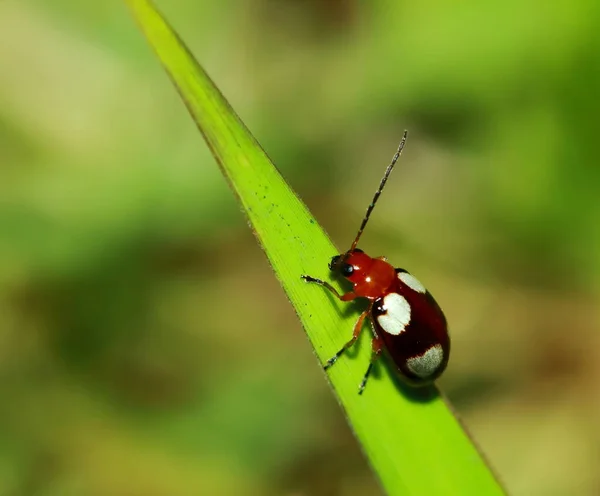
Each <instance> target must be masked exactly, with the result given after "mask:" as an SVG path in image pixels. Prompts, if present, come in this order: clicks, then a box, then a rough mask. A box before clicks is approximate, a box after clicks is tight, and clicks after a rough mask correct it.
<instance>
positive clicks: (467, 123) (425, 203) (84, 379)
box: [0, 0, 600, 496]
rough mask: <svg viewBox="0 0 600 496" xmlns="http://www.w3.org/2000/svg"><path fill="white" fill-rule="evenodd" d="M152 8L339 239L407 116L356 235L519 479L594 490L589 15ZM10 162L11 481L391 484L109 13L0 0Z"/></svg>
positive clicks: (349, 230)
mask: <svg viewBox="0 0 600 496" xmlns="http://www.w3.org/2000/svg"><path fill="white" fill-rule="evenodd" d="M158 5H159V6H160V8H161V9H162V11H163V13H164V14H165V15H166V16H167V18H168V19H169V20H170V21H171V23H172V24H173V25H174V26H175V27H176V29H177V30H178V31H179V32H180V33H181V35H182V36H183V37H184V39H185V40H186V41H187V42H188V44H189V46H190V47H191V49H192V50H193V52H194V53H195V54H196V56H197V57H198V59H199V60H200V61H201V63H202V64H203V65H204V66H205V68H206V69H207V70H208V71H209V73H210V74H211V75H212V77H213V79H214V80H215V81H216V83H217V84H218V85H219V86H220V87H221V89H222V90H223V92H224V93H225V95H226V96H227V97H228V98H229V100H230V102H231V103H232V105H233V106H234V108H236V109H237V110H238V112H239V113H240V115H241V116H242V118H243V119H244V120H245V122H246V124H247V125H248V126H249V128H250V129H251V130H252V131H253V132H254V134H255V136H256V137H257V138H258V140H259V141H260V142H261V143H262V145H263V146H264V148H265V149H266V150H267V153H268V154H269V155H270V156H271V158H272V159H273V160H274V162H275V163H276V164H277V165H278V167H279V168H280V170H281V171H282V173H283V174H284V176H285V177H286V178H287V179H288V181H289V182H290V184H291V185H292V186H293V187H294V188H295V189H296V191H297V192H298V193H299V194H300V195H301V196H302V197H303V198H304V200H305V201H306V203H307V204H308V205H309V207H310V208H311V209H312V210H313V211H314V213H315V216H316V218H317V219H319V220H320V222H321V223H322V224H323V225H324V226H325V228H326V229H327V230H328V231H329V233H330V234H331V236H332V237H333V239H334V240H335V241H336V243H337V244H338V246H340V247H341V248H342V249H343V248H346V247H347V246H348V245H349V243H350V241H351V240H352V238H353V236H354V235H355V231H356V229H357V228H358V224H359V222H360V220H361V218H362V215H363V213H364V209H365V208H366V206H367V204H368V202H369V201H370V198H371V195H372V193H373V191H374V189H375V187H376V185H377V183H378V181H379V179H380V177H381V174H382V172H383V169H384V168H385V166H386V165H387V164H388V162H389V159H390V157H391V156H392V154H393V152H394V150H395V147H396V146H397V143H398V141H399V139H400V137H401V133H402V131H403V130H404V129H405V128H407V129H409V130H410V137H409V142H408V145H407V148H406V153H405V155H403V158H402V161H401V166H400V167H399V169H398V170H397V171H396V172H395V174H394V176H393V177H392V181H391V182H390V183H389V184H388V186H387V190H386V193H385V195H384V196H383V197H382V200H381V203H380V204H379V206H378V208H377V210H376V211H375V214H374V216H373V218H372V221H371V223H370V227H369V229H368V231H367V233H366V235H365V237H364V238H363V241H362V243H361V246H362V247H363V248H364V249H365V250H368V251H369V252H370V253H372V254H374V255H379V254H385V255H387V256H388V257H389V258H390V260H391V261H392V262H393V263H395V264H396V265H397V266H400V267H404V268H407V269H408V270H410V271H411V272H413V273H414V274H416V275H417V276H418V277H419V278H420V279H421V280H422V281H424V282H425V284H426V285H427V286H428V288H429V289H430V290H431V291H432V293H433V294H434V295H435V297H436V298H437V300H438V301H439V302H440V304H441V305H442V307H443V308H444V310H445V311H446V314H447V317H448V319H449V322H450V325H451V332H452V337H453V355H452V358H451V362H450V366H449V369H448V371H447V372H446V374H445V376H444V377H443V378H442V379H441V381H440V385H441V387H442V389H443V390H444V391H445V392H446V393H447V395H448V396H449V397H450V399H451V400H452V402H453V403H454V405H455V407H456V409H457V411H458V412H459V414H460V415H461V417H462V418H463V420H464V422H465V423H466V425H467V426H468V427H469V428H470V430H471V432H472V434H473V435H474V437H475V439H476V440H477V442H478V444H479V445H480V446H481V448H482V449H483V450H484V452H485V453H486V454H487V456H488V458H489V460H490V461H491V463H492V465H493V466H494V467H495V468H496V469H497V471H498V472H499V474H500V475H501V478H502V479H503V481H504V482H505V484H506V485H507V487H508V488H509V490H510V491H511V493H512V494H515V495H544V496H548V495H597V494H600V471H599V470H598V468H599V462H600V420H599V419H600V415H599V414H600V412H599V409H600V386H599V384H600V365H599V364H600V336H599V335H598V332H597V330H598V326H599V324H600V319H599V313H598V302H599V299H598V297H599V293H600V222H599V221H600V195H599V193H600V168H599V167H598V162H599V161H598V159H599V156H600V152H599V150H600V147H599V146H598V133H599V131H600V126H599V124H598V120H599V115H600V98H598V95H599V93H598V89H599V87H600V4H598V2H595V1H594V0H580V1H575V2H573V1H570V2H567V1H563V0H559V1H556V2H551V3H548V2H541V1H534V0H526V1H515V0H507V1H503V2H499V1H496V2H487V3H485V2H477V1H474V0H468V1H466V2H462V3H460V5H459V4H454V3H453V2H443V1H441V0H430V1H426V2H392V1H388V2H383V1H372V2H362V3H359V2H356V1H352V0H321V1H319V0H304V1H299V0H296V1H294V0H277V1H275V0H252V1H245V2H242V1H235V0H228V1H219V2H217V1H196V2H193V1H191V0H172V1H162V2H158ZM0 165H1V167H2V168H1V176H0V494H1V495H10V496H25V495H40V496H58V495H60V496H62V495H102V496H105V495H115V496H121V495H123V496H131V495H134V496H137V495H140V496H142V495H143V496H155V495H156V496H162V495H182V496H185V495H199V494H202V495H288V496H304V495H317V496H320V495H344V496H354V495H378V494H381V490H380V489H379V487H378V485H377V482H376V481H375V479H374V477H373V475H372V474H371V472H370V471H369V469H368V467H367V465H366V462H365V460H364V458H363V456H362V454H361V452H360V449H359V447H358V446H357V443H356V441H355V440H354V438H353V437H352V434H351V433H350V431H349V429H348V427H347V425H346V423H345V419H344V418H343V415H342V412H341V410H340V409H339V407H338V405H337V404H336V402H335V400H334V399H333V396H332V394H331V392H330V390H329V388H328V386H327V383H326V381H325V380H324V376H323V374H322V372H321V371H320V369H319V366H318V363H317V362H316V360H315V358H314V356H313V354H312V352H311V348H310V346H309V344H308V341H307V340H306V338H305V336H304V334H303V332H302V329H301V327H300V325H299V323H298V321H297V319H296V317H295V315H294V312H293V310H292V307H291V306H290V305H289V303H288V302H287V300H286V298H285V296H284V294H283V292H282V290H281V289H280V287H279V285H278V283H277V281H276V280H275V279H274V277H273V274H272V273H271V271H270V268H269V266H268V264H267V262H266V259H265V257H264V256H263V254H262V253H261V251H260V249H259V248H258V246H257V244H256V242H255V240H254V238H253V236H252V234H251V233H250V230H249V229H248V226H247V224H246V221H245V219H244V216H243V214H242V213H241V212H240V208H239V206H238V205H237V204H236V202H235V200H234V198H233V195H232V194H231V193H230V191H229V190H228V188H227V186H226V183H225V181H224V180H223V178H222V177H221V176H220V173H219V171H218V169H217V167H216V166H215V163H214V160H213V159H212V157H211V156H210V154H209V153H208V151H207V149H206V146H205V144H204V143H203V142H202V140H201V139H200V136H199V134H198V133H197V130H196V129H195V127H194V125H193V123H192V121H191V119H190V118H189V116H188V115H187V113H186V111H185V108H184V107H183V105H182V104H181V102H180V101H179V97H178V96H177V94H176V92H175V90H174V89H173V88H172V86H171V84H170V82H169V81H168V79H167V77H166V76H165V74H164V73H163V72H162V69H161V67H160V66H159V64H158V62H157V61H156V59H155V58H154V56H153V54H152V53H151V51H150V49H149V48H148V47H147V46H146V44H145V41H144V40H143V38H142V36H141V34H140V33H139V32H138V30H137V28H136V26H135V24H134V23H133V21H132V20H131V18H130V16H129V14H128V12H127V10H126V9H125V8H124V6H123V5H122V4H121V3H120V2H118V1H116V0H110V1H105V2H81V1H79V0H53V2H48V1H43V0H19V1H17V0H5V1H3V2H0ZM326 263H327V260H323V275H324V274H326V273H327V269H326ZM315 275H318V274H315ZM348 331H349V333H350V332H351V330H350V329H349V330H348ZM360 346H368V344H367V339H366V338H364V337H363V338H362V339H361V341H360ZM381 373H382V372H381V371H380V374H381ZM383 373H385V372H383ZM375 380H376V378H375ZM365 400H366V401H368V394H367V395H365ZM398 428H402V426H401V425H399V426H398ZM432 428H435V426H432Z"/></svg>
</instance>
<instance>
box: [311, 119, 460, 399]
mask: <svg viewBox="0 0 600 496" xmlns="http://www.w3.org/2000/svg"><path fill="white" fill-rule="evenodd" d="M407 136H408V132H407V131H405V132H404V135H403V136H402V140H401V141H400V145H399V146H398V150H397V151H396V153H395V155H394V157H393V158H392V162H391V163H390V165H388V167H387V169H386V171H385V173H384V175H383V178H382V179H381V182H380V184H379V187H378V188H377V191H375V196H374V197H373V200H372V201H371V203H370V204H369V206H368V208H367V212H366V214H365V217H364V218H363V221H362V223H361V225H360V228H359V229H358V233H357V235H356V237H355V238H354V241H353V242H352V245H351V246H350V249H349V250H348V251H346V252H344V253H341V254H340V255H336V256H334V257H333V258H332V259H331V262H330V263H329V269H330V270H331V271H332V272H333V273H335V274H339V275H341V276H343V277H344V278H346V279H347V280H348V281H350V282H351V283H352V286H353V288H352V291H349V292H347V293H344V294H340V293H338V292H337V290H336V289H335V288H334V287H333V286H332V285H331V284H329V283H328V282H326V281H323V280H321V279H317V278H316V277H312V276H309V275H303V276H301V277H302V279H304V280H305V281H306V282H309V283H315V284H319V285H320V286H323V287H324V288H325V289H327V290H329V291H331V292H332V293H333V294H334V295H335V296H336V297H337V298H339V299H340V300H341V301H346V302H349V301H352V300H354V299H356V298H366V299H367V300H368V301H369V305H368V308H367V309H366V310H365V311H364V312H362V313H361V314H360V317H359V318H358V320H357V321H356V324H355V325H354V331H353V333H352V338H351V339H350V340H349V341H348V342H347V343H346V344H345V345H344V346H343V347H342V349H340V350H339V351H338V352H337V353H336V354H335V355H334V356H333V357H331V358H330V359H329V360H327V362H326V363H325V364H324V366H323V368H324V369H325V370H327V369H328V368H329V367H331V366H332V365H333V364H335V363H336V362H337V360H338V358H339V357H340V356H341V355H342V354H343V353H344V352H345V351H346V350H348V349H349V348H350V347H351V346H352V345H353V344H354V343H355V342H356V340H357V339H358V337H359V335H360V333H361V330H362V329H363V324H364V321H365V319H367V318H369V320H370V322H371V329H372V331H373V339H372V341H371V348H372V351H371V360H370V362H369V366H368V368H367V370H366V372H365V374H364V376H363V379H362V381H361V383H360V385H359V388H358V393H359V394H362V393H363V391H364V389H365V386H366V384H367V379H368V378H369V374H370V373H371V370H372V368H373V364H374V363H375V362H376V361H377V359H378V358H379V357H380V355H381V352H382V351H383V350H384V349H385V350H386V351H387V353H388V355H389V356H390V358H391V359H392V360H393V362H394V364H395V365H396V367H397V369H398V371H399V373H400V376H401V378H402V379H403V380H404V382H405V383H407V384H408V385H410V386H415V387H418V386H425V385H428V384H431V383H432V382H433V381H434V380H435V379H437V378H438V377H439V376H440V375H441V374H442V372H444V370H445V369H446V366H447V364H448V358H449V356H450V336H449V334H448V325H447V322H446V317H445V316H444V313H443V312H442V310H441V308H440V306H439V305H438V304H437V302H436V301H435V299H434V298H433V296H431V294H430V293H429V291H427V289H426V288H425V286H423V284H422V283H421V282H420V281H419V280H418V279H417V278H416V277H415V276H413V275H412V274H410V273H409V272H407V271H406V270H404V269H400V268H394V266H393V265H391V264H390V263H389V262H388V261H387V258H386V257H375V258H373V257H370V256H369V255H367V254H366V253H365V252H364V251H363V250H361V249H359V248H357V245H358V241H359V239H360V237H361V236H362V233H363V231H364V229H365V227H366V225H367V222H368V221H369V218H370V216H371V213H372V212H373V209H374V207H375V204H376V203H377V200H378V199H379V196H380V195H381V192H382V191H383V188H384V186H385V184H386V182H387V180H388V178H389V176H390V173H391V172H392V169H393V168H394V165H396V162H397V161H398V159H399V158H400V155H401V154H402V150H403V149H404V145H405V143H406V138H407Z"/></svg>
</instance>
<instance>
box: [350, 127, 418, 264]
mask: <svg viewBox="0 0 600 496" xmlns="http://www.w3.org/2000/svg"><path fill="white" fill-rule="evenodd" d="M407 136H408V131H404V134H403V135H402V140H401V141H400V145H399V146H398V151H397V152H396V154H395V155H394V158H392V163H391V164H390V165H388V168H387V169H386V170H385V174H384V175H383V178H382V179H381V182H380V183H379V188H377V191H375V196H373V200H372V201H371V204H370V205H369V207H368V208H367V213H366V214H365V218H364V219H363V221H362V224H361V225H360V229H359V230H358V234H357V235H356V238H354V241H353V243H352V246H351V247H350V249H349V250H348V252H351V251H352V250H354V248H356V245H357V244H358V240H359V239H360V237H361V236H362V233H363V231H364V230H365V226H366V225H367V222H368V221H369V217H370V216H371V212H372V211H373V208H375V204H376V203H377V200H379V195H381V192H382V191H383V187H384V186H385V183H387V180H388V177H390V174H391V172H392V169H393V168H394V165H396V162H397V161H398V159H399V158H400V155H401V154H402V150H403V149H404V144H405V143H406V137H407Z"/></svg>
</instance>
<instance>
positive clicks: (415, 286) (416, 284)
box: [398, 272, 427, 293]
mask: <svg viewBox="0 0 600 496" xmlns="http://www.w3.org/2000/svg"><path fill="white" fill-rule="evenodd" d="M398 279H400V280H401V281H402V282H403V283H404V284H406V285H407V286H408V287H409V288H410V289H412V290H413V291H416V292H417V293H427V289H425V286H423V284H422V283H421V281H419V280H418V279H417V278H416V277H415V276H413V275H412V274H409V273H408V272H398Z"/></svg>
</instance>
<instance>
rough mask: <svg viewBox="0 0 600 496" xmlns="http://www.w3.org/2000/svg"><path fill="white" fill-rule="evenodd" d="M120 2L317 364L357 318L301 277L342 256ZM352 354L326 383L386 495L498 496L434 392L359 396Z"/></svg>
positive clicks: (179, 49) (155, 25) (143, 6)
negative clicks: (196, 133)
mask: <svg viewBox="0 0 600 496" xmlns="http://www.w3.org/2000/svg"><path fill="white" fill-rule="evenodd" d="M126 3H127V4H128V5H129V7H130V8H131V10H132V12H133V15H134V17H135V18H136V19H137V21H138V23H139V25H140V26H141V28H142V30H143V32H144V34H145V35H146V37H147V39H148V42H149V44H150V45H151V46H152V48H153V49H154V50H155V52H156V54H157V56H158V58H159V59H160V61H161V62H162V64H163V66H164V67H165V69H166V71H167V73H168V74H169V76H170V77H171V79H172V81H173V83H174V84H175V86H176V87H177V90H178V91H179V93H180V95H181V97H182V99H183V100H184V102H185V104H186V106H187V108H188V110H189V112H190V114H191V115H192V117H193V119H194V121H195V122H196V124H197V126H198V128H199V129H200V131H201V133H202V134H203V136H204V138H205V140H206V142H207V144H208V146H209V147H210V149H211V151H212V153H213V155H214V156H215V158H216V160H217V162H218V164H219V166H220V167H221V170H222V172H223V174H224V175H225V177H226V178H227V180H228V181H229V184H230V185H231V187H232V189H233V191H234V192H235V193H236V196H237V198H238V200H239V202H240V203H241V205H242V207H243V209H244V211H245V213H246V215H247V217H248V219H249V221H250V225H251V228H252V230H253V232H254V233H255V235H256V237H257V239H258V240H259V242H260V244H261V246H262V248H263V250H264V251H265V253H266V255H267V257H268V259H269V261H270V263H271V266H272V267H273V270H274V272H275V274H276V276H277V278H278V279H279V281H280V282H281V284H282V286H283V288H284V290H285V292H286V294H287V295H288V297H289V299H290V301H291V303H292V305H293V306H294V308H295V309H296V312H297V314H298V316H299V318H300V320H301V322H302V325H303V326H304V329H305V330H306V333H307V335H308V338H309V340H310V342H311V343H312V345H313V346H314V348H315V351H316V354H317V356H318V358H319V360H320V362H321V363H323V362H324V361H325V360H327V359H328V358H330V357H331V356H332V355H333V354H334V353H335V352H336V351H337V350H338V349H339V348H340V346H341V345H342V344H343V343H344V342H346V341H347V340H348V339H349V337H350V335H351V332H352V327H353V325H354V323H355V321H356V317H357V315H356V313H352V312H349V311H348V305H353V304H343V303H340V302H338V301H337V300H335V299H334V298H332V297H331V295H329V294H328V293H327V292H326V291H324V290H323V289H322V288H320V287H318V286H316V285H312V284H306V283H305V282H303V281H302V280H301V279H300V275H301V274H311V275H314V276H316V277H325V278H326V277H328V272H329V271H328V269H327V262H328V261H329V259H330V258H331V256H333V255H335V254H337V253H338V252H339V251H338V250H337V249H336V248H335V247H334V246H333V244H332V242H331V241H330V240H329V238H328V237H327V235H326V234H325V232H324V231H323V229H322V228H321V227H320V226H319V224H318V223H317V222H316V221H315V220H314V219H313V217H312V216H311V214H310V212H309V211H308V210H307V208H306V206H305V205H304V204H303V203H302V201H300V200H299V199H298V197H297V196H296V195H295V194H294V192H293V191H292V190H291V188H290V187H289V186H288V185H287V184H286V183H285V181H284V180H283V178H282V177H281V175H280V174H279V172H278V171H277V169H276V168H275V166H274V165H273V164H272V162H271V161H270V160H269V158H268V157H267V155H266V154H265V152H264V151H263V150H262V148H261V147H260V145H259V144H258V143H257V142H256V140H255V139H254V137H253V136H252V135H251V134H250V132H249V131H248V129H247V128H246V127H245V125H244V124H243V123H242V121H241V120H240V119H239V117H238V116H237V115H236V114H235V112H234V111H233V109H232V108H231V106H230V105H229V104H228V102H227V101H226V100H225V98H224V97H223V95H222V94H221V93H220V92H219V90H218V89H217V88H216V86H215V85H214V83H213V82H212V81H211V80H210V78H209V77H208V75H207V74H206V73H205V72H204V70H203V69H202V68H201V67H200V65H199V64H198V63H197V62H196V60H195V59H194V57H193V56H192V54H191V53H190V52H189V50H188V49H187V48H186V46H185V45H184V44H183V42H182V41H181V39H180V38H179V37H178V35H177V34H176V33H175V32H174V31H173V30H172V28H171V27H170V26H169V25H168V23H167V22H166V21H165V19H164V18H163V17H162V16H161V14H160V13H159V12H158V11H157V10H156V9H155V7H154V6H153V5H152V4H151V3H150V2H148V1H144V0H126ZM353 234H354V232H352V231H350V232H349V233H348V236H349V240H348V241H349V242H350V240H351V239H350V238H351V237H352V236H353ZM250 297H251V296H250ZM367 332H368V331H367ZM356 348H357V350H356V353H355V354H350V356H348V357H344V358H343V359H341V360H340V361H338V363H337V364H336V365H335V366H334V367H332V368H331V369H329V371H328V376H329V379H330V381H331V383H332V385H333V387H334V389H335V393H336V394H337V396H338V398H339V402H340V403H341V405H342V407H343V409H344V411H345V413H346V415H347V418H348V421H349V423H350V425H351V427H352V428H353V429H354V432H355V433H356V436H357V438H358V440H359V442H360V444H361V445H362V448H363V449H364V452H365V454H366V456H367V457H368V459H369V461H370V463H371V465H372V467H373V469H374V470H375V471H376V473H377V475H378V476H379V478H380V480H381V482H382V484H383V487H384V488H385V490H386V492H387V493H388V494H390V495H424V494H427V495H450V494H457V495H478V496H486V495H500V494H504V493H503V490H502V488H501V487H500V485H499V483H498V482H497V481H496V479H495V477H494V475H493V474H492V472H491V470H490V469H489V468H488V466H487V465H486V463H485V461H484V460H483V459H482V457H481V455H480V453H479V452H478V450H477V448H476V447H475V446H474V445H473V443H472V441H471V440H470V439H469V437H468V435H467V434H466V433H465V431H464V430H463V428H462V427H461V425H460V423H459V421H458V420H457V419H456V417H455V416H454V415H453V413H452V412H451V410H450V408H449V407H448V406H447V404H446V402H445V400H444V398H443V397H442V396H441V395H440V394H439V393H438V392H437V390H436V389H435V388H431V389H429V390H428V391H425V393H423V392H422V393H421V395H420V396H419V395H417V394H416V393H412V392H411V391H410V390H407V389H406V388H404V387H402V386H401V385H400V384H399V382H398V380H397V379H396V378H395V376H394V374H393V373H392V374H391V373H389V371H388V368H384V367H380V369H379V370H380V371H381V373H380V374H377V375H375V376H374V377H372V379H371V380H370V382H369V384H368V386H367V388H366V390H365V393H364V394H363V395H362V396H359V395H358V394H357V391H358V384H359V383H360V380H361V379H362V376H363V374H364V371H365V368H366V366H367V363H368V360H369V356H370V348H369V346H368V345H367V343H366V341H365V340H361V341H360V342H359V345H357V346H356ZM240 415H243V412H240ZM314 421H315V422H320V419H319V418H315V419H314Z"/></svg>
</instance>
